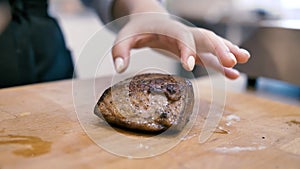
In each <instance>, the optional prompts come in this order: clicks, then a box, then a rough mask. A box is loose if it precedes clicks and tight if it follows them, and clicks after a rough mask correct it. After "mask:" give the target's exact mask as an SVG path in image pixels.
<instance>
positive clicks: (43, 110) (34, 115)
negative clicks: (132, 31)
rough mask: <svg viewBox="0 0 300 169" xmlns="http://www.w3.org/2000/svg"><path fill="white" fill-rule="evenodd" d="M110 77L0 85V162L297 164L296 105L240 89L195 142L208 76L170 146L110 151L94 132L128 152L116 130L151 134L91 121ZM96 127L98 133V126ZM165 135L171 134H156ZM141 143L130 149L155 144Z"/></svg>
mask: <svg viewBox="0 0 300 169" xmlns="http://www.w3.org/2000/svg"><path fill="white" fill-rule="evenodd" d="M110 83H111V78H110V77H103V78H99V79H97V80H96V82H95V83H94V81H93V80H81V81H76V83H75V84H73V86H72V81H60V82H53V83H45V84H38V85H29V86H23V87H16V88H9V89H2V90H0V168H1V169H5V168H10V169H11V168H16V169H17V168H28V169H29V168H30V169H40V168H85V169H86V168H144V169H148V168H149V169H150V168H172V169H173V168H180V169H194V168H209V169H212V168H222V169H226V168H242V169H245V168H285V169H286V168H295V169H296V168H299V166H300V143H299V141H300V125H299V123H298V122H300V107H296V106H291V105H286V104H282V103H279V102H272V101H269V100H265V99H260V98H257V97H254V96H250V95H246V94H243V93H231V92H227V95H226V96H227V100H226V105H225V110H224V114H223V117H222V119H221V121H220V123H219V126H218V128H217V130H216V131H215V133H213V135H212V136H211V137H210V138H209V139H208V140H207V141H206V142H205V143H202V144H200V143H199V142H198V136H199V133H200V132H201V129H202V126H203V123H204V121H205V118H206V115H207V112H208V111H209V108H210V104H211V97H212V96H211V88H210V85H209V80H208V79H198V80H196V81H194V85H195V84H197V85H199V89H200V91H201V98H197V99H198V101H199V105H200V108H199V112H200V114H199V115H198V116H197V119H196V122H195V124H194V125H193V126H192V129H191V131H190V132H189V133H188V134H187V135H186V136H180V137H182V138H180V140H181V141H180V142H179V143H178V144H176V146H175V147H173V148H171V149H170V150H169V151H166V152H165V153H162V154H160V155H157V156H153V157H148V158H141V159H134V158H131V157H120V156H117V155H114V154H112V153H110V152H108V151H107V150H105V149H103V148H101V147H99V146H98V145H97V144H96V143H97V140H96V141H95V139H94V138H96V137H97V136H99V139H100V140H101V141H102V142H105V144H106V145H112V147H114V146H118V147H120V149H121V150H122V151H123V152H126V151H127V150H128V149H132V147H128V145H127V143H125V142H122V140H117V139H116V138H118V137H116V135H117V134H118V135H120V134H123V135H126V136H127V137H130V138H137V139H138V138H147V137H151V136H144V135H142V134H132V133H126V132H121V133H118V132H116V131H114V130H112V129H111V128H109V127H108V126H105V125H101V121H98V120H95V118H94V117H95V116H94V115H93V112H92V109H93V107H90V106H93V105H92V103H93V102H95V101H96V100H97V98H98V97H99V96H100V95H101V91H103V90H104V89H105V88H106V87H107V86H108V85H109V84H110ZM79 84H80V85H79ZM91 84H96V88H95V90H94V89H90V88H87V87H88V86H90V85H91ZM76 85H77V86H76ZM72 87H73V88H74V91H72ZM85 87H86V88H85ZM78 90H81V94H82V93H91V92H92V93H93V92H94V91H96V94H95V92H94V94H95V95H91V94H87V95H85V96H83V95H80V94H79V93H80V92H79V91H78ZM75 110H76V111H75ZM76 112H77V114H76ZM78 112H81V114H80V113H79V114H78ZM82 112H84V113H82ZM229 117H238V118H233V119H232V118H231V121H230V123H228V122H229V121H228V120H230V118H229ZM79 119H80V121H79ZM102 124H103V123H102ZM99 128H101V133H98V132H97V131H99ZM86 130H88V132H87V133H86ZM88 135H89V136H90V137H89V136H88ZM91 138H93V139H94V140H92V139H91ZM104 138H105V139H104ZM168 139H169V140H172V139H170V138H167V136H166V137H164V136H161V137H159V140H168ZM98 144H99V143H98ZM145 145H146V143H145V144H144V143H143V144H141V145H140V146H139V147H136V150H135V151H136V152H137V153H139V152H143V151H146V150H147V149H151V148H152V147H151V146H155V144H151V143H149V146H150V147H149V146H148V147H147V146H145Z"/></svg>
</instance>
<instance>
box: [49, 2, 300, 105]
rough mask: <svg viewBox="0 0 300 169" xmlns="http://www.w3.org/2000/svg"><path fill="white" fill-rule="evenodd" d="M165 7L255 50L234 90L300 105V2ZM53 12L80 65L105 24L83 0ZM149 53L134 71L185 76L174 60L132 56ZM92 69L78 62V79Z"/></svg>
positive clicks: (53, 5)
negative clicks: (160, 69)
mask: <svg viewBox="0 0 300 169" xmlns="http://www.w3.org/2000/svg"><path fill="white" fill-rule="evenodd" d="M163 3H164V5H165V7H166V8H167V9H168V10H169V11H170V12H171V13H172V14H175V15H177V16H179V17H182V18H184V19H186V20H188V21H189V22H191V23H192V24H194V25H195V26H199V27H204V28H208V29H211V30H213V31H214V32H216V33H217V34H219V35H221V36H223V37H225V38H227V39H229V40H231V41H232V42H234V43H236V44H238V45H240V46H242V47H243V48H246V49H248V50H249V51H250V53H251V54H252V58H251V60H250V61H249V63H247V64H245V65H239V66H238V67H237V68H238V69H239V70H240V71H241V72H243V74H242V77H241V78H239V79H238V80H235V81H228V84H229V85H228V88H229V90H233V91H245V90H246V91H247V92H248V93H250V94H256V95H260V96H262V97H268V98H271V99H274V100H279V101H285V102H288V103H291V104H296V105H300V88H299V86H300V76H299V75H298V74H299V72H300V66H299V64H300V52H299V49H298V48H299V47H298V46H299V42H300V1H299V0H252V1H249V0H184V1H183V0H165V1H163ZM50 13H51V15H53V16H55V17H56V18H57V19H58V21H59V24H60V26H61V27H62V29H63V32H64V36H65V38H66V42H67V46H68V47H69V49H70V50H71V51H72V55H73V60H74V62H75V61H76V60H77V59H78V57H79V55H80V51H81V49H82V48H83V47H84V44H85V43H86V42H87V41H88V40H89V38H90V37H91V36H92V35H93V34H95V32H97V31H98V30H99V29H101V28H102V27H103V25H102V23H101V21H100V20H99V18H98V16H97V15H96V13H94V11H93V10H91V9H89V8H86V7H85V6H84V5H83V4H82V3H81V1H80V0H50ZM101 31H105V32H106V33H105V36H103V44H106V43H107V42H108V41H112V39H114V37H115V35H114V33H112V32H111V31H109V30H103V29H102V30H101ZM99 50H101V44H99ZM103 50H104V49H103ZM145 54H146V55H151V57H157V59H156V58H155V59H151V60H147V59H139V60H138V62H137V61H135V60H133V61H132V62H131V65H130V68H131V69H132V71H134V68H135V67H138V66H136V65H138V64H145V65H148V64H159V63H162V64H164V63H167V64H164V66H165V69H166V70H168V71H169V72H176V73H178V74H182V75H183V76H185V73H184V71H183V70H182V68H181V66H180V64H179V63H178V62H176V61H174V60H172V59H169V58H167V57H162V56H161V54H157V53H155V52H152V51H150V50H149V49H143V50H142V51H139V52H137V51H134V52H133V55H145ZM134 57H139V56H134ZM158 60H159V61H158ZM149 61H150V62H153V63H149ZM104 62H106V63H111V64H106V66H104V68H103V69H101V71H97V73H96V75H97V76H105V75H111V74H112V72H113V71H114V69H113V67H112V65H113V64H112V60H111V58H110V57H107V58H105V59H104ZM143 62H145V63H143ZM158 62H159V63H158ZM89 64H90V63H89V62H88V61H86V62H84V61H83V62H80V63H78V65H77V70H76V71H77V75H78V77H79V78H92V77H94V76H95V71H94V70H91V69H90V67H89ZM194 74H195V75H196V76H199V77H202V76H205V75H206V70H205V69H204V68H202V67H197V68H195V70H194Z"/></svg>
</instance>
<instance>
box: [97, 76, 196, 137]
mask: <svg viewBox="0 0 300 169" xmlns="http://www.w3.org/2000/svg"><path fill="white" fill-rule="evenodd" d="M170 86H171V87H170ZM184 90H192V86H191V83H190V82H189V81H186V80H184V79H179V80H178V77H177V79H175V78H174V77H173V76H170V75H162V74H142V75H138V76H135V77H133V78H132V79H130V84H129V97H130V100H131V102H132V105H133V106H136V107H138V108H140V109H143V110H146V111H147V110H148V108H149V99H148V97H149V94H150V93H153V92H156V93H155V94H164V95H165V97H167V98H168V101H169V104H168V106H169V107H172V106H173V107H172V108H173V109H170V110H168V109H166V110H168V111H172V110H174V109H175V107H174V106H175V105H178V104H179V102H182V99H180V98H181V97H186V96H184V95H183V94H184ZM111 91H112V88H111V87H109V88H108V89H106V90H105V91H104V93H103V94H102V96H101V97H100V99H99V101H98V102H97V104H96V106H95V110H94V113H95V114H96V115H97V116H99V117H100V118H102V119H104V120H106V121H107V122H108V123H109V124H111V125H115V126H119V127H122V128H127V129H134V130H141V131H147V132H160V131H164V130H166V129H168V128H169V127H171V126H172V125H179V123H187V121H188V118H189V115H188V114H182V113H183V112H180V113H177V114H176V113H173V112H168V111H167V112H160V113H161V114H160V116H159V117H158V118H155V119H153V120H149V121H146V122H145V123H135V122H132V121H130V119H126V117H124V116H123V115H122V114H120V112H118V110H117V108H116V105H114V102H113V100H112V93H111ZM189 97H191V96H189ZM189 99H190V98H189ZM141 100H142V101H141ZM190 101H192V102H190V104H191V103H192V105H191V106H193V96H192V100H190ZM180 104H184V103H180ZM121 106H122V105H121ZM185 109H190V108H187V107H185ZM166 110H165V111H166ZM175 110H176V109H175ZM191 110H192V109H191ZM191 110H189V111H191ZM185 113H186V112H185ZM188 113H191V112H188ZM170 119H171V120H170ZM181 126H182V124H181Z"/></svg>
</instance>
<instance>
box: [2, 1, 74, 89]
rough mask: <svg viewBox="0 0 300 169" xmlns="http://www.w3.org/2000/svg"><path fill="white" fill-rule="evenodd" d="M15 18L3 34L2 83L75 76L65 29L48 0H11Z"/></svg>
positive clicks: (15, 83) (22, 82)
mask: <svg viewBox="0 0 300 169" xmlns="http://www.w3.org/2000/svg"><path fill="white" fill-rule="evenodd" d="M9 4H10V6H11V13H12V16H13V18H12V21H11V22H10V23H9V25H8V26H7V27H6V29H5V30H4V32H2V33H1V34H0V59H1V62H0V87H1V88H2V87H9V86H15V85H24V84H31V83H38V82H46V81H53V80H60V79H67V78H72V77H73V71H74V67H73V62H72V58H71V55H70V52H69V50H68V49H67V48H66V45H65V41H64V38H63V35H62V32H61V30H60V28H59V26H58V24H57V22H56V20H55V19H54V18H51V17H49V15H48V13H47V7H48V4H47V0H10V1H9Z"/></svg>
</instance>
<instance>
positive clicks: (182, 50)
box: [112, 13, 250, 79]
mask: <svg viewBox="0 0 300 169" xmlns="http://www.w3.org/2000/svg"><path fill="white" fill-rule="evenodd" d="M143 47H150V48H156V49H162V50H166V51H169V52H172V53H173V54H175V55H176V56H178V59H180V61H181V63H182V66H183V67H184V68H185V69H186V70H188V71H191V70H193V68H194V65H195V63H196V64H199V65H204V66H208V67H212V68H214V69H215V70H217V71H219V72H222V73H223V74H224V75H225V76H226V77H228V78H230V79H236V78H237V77H238V76H239V72H238V71H237V70H235V69H233V68H232V67H233V66H234V65H236V64H237V63H246V62H247V61H248V59H249V58H250V54H249V52H248V51H246V50H245V49H240V48H239V47H237V46H236V45H234V44H232V43H231V42H229V41H228V40H226V39H223V38H221V37H220V36H218V35H216V34H215V33H213V32H212V31H209V30H206V29H202V28H195V27H189V26H186V25H184V24H182V23H180V22H178V21H176V20H173V19H171V18H170V17H169V16H168V15H161V14H155V13H152V14H142V15H133V16H130V20H129V21H128V22H127V23H126V25H125V26H124V27H123V28H122V29H121V31H120V32H119V34H118V36H117V38H116V41H115V45H114V47H113V49H112V55H113V59H114V63H115V68H116V71H117V72H119V73H121V72H124V71H125V70H126V68H127V67H128V64H129V60H130V50H131V49H137V48H143Z"/></svg>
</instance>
